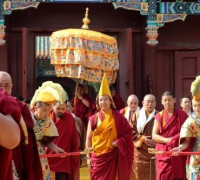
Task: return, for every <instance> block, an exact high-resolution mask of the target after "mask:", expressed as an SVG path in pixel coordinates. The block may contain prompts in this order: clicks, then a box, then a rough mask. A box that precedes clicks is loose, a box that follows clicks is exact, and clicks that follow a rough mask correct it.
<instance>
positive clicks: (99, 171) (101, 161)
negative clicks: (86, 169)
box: [89, 110, 133, 180]
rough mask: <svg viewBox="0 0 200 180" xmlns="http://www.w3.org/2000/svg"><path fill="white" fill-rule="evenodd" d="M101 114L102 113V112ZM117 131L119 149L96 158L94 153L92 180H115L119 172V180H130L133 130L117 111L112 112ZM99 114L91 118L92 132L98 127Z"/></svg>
mask: <svg viewBox="0 0 200 180" xmlns="http://www.w3.org/2000/svg"><path fill="white" fill-rule="evenodd" d="M100 113H101V111H100ZM112 114H113V116H114V120H115V126H116V130H117V139H116V143H117V145H118V147H117V148H114V149H113V150H111V151H109V152H107V153H104V154H101V155H98V156H96V155H95V154H94V153H92V156H91V157H92V161H93V162H94V163H95V166H92V169H91V180H115V179H116V174H117V171H118V174H117V176H118V179H119V180H129V179H130V174H131V165H132V162H133V140H132V128H131V127H130V125H129V124H128V122H127V120H126V118H125V117H124V116H123V115H121V114H120V113H119V112H117V111H116V110H113V112H112ZM97 119H98V116H97V114H95V115H93V116H92V117H90V119H89V120H90V123H91V127H92V130H93V131H94V130H95V128H96V125H97Z"/></svg>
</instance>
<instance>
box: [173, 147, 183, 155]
mask: <svg viewBox="0 0 200 180" xmlns="http://www.w3.org/2000/svg"><path fill="white" fill-rule="evenodd" d="M181 151H182V149H181V147H180V146H178V147H175V148H173V149H172V150H171V152H172V156H178V153H179V152H181Z"/></svg>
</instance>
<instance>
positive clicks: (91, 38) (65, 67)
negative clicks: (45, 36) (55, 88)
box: [50, 8, 119, 91]
mask: <svg viewBox="0 0 200 180" xmlns="http://www.w3.org/2000/svg"><path fill="white" fill-rule="evenodd" d="M83 22H84V25H83V26H82V29H65V30H59V31H56V32H53V33H52V35H51V37H50V51H51V64H53V65H54V67H55V72H56V75H57V76H58V77H68V78H73V79H77V83H76V91H77V88H78V84H79V82H80V80H84V81H87V82H101V80H102V78H103V74H104V73H106V75H107V79H108V82H109V84H111V83H114V82H115V80H116V77H117V71H118V70H119V61H118V53H119V51H118V47H117V41H116V39H115V38H114V37H111V36H108V35H105V34H103V33H100V32H96V31H91V30H88V29H89V28H88V24H89V22H90V20H89V19H88V8H87V9H86V14H85V18H84V19H83Z"/></svg>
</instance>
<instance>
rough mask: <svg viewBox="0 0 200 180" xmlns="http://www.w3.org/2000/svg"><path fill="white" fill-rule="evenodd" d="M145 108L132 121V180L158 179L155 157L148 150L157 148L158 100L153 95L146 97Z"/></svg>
mask: <svg viewBox="0 0 200 180" xmlns="http://www.w3.org/2000/svg"><path fill="white" fill-rule="evenodd" d="M142 104H143V107H142V108H141V109H140V110H139V111H137V112H136V113H135V114H134V116H133V118H132V119H131V122H130V123H131V124H132V127H133V141H134V161H133V177H131V180H133V179H134V180H143V179H151V180H155V179H156V172H155V155H152V154H149V153H148V148H153V147H155V145H156V143H155V141H153V140H152V129H153V124H154V115H155V114H156V113H157V111H156V110H155V107H156V98H155V96H154V95H152V94H147V95H146V96H144V99H143V101H142Z"/></svg>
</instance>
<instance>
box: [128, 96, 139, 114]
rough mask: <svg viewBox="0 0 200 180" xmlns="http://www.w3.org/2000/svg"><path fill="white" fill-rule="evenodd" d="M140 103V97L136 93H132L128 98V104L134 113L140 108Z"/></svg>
mask: <svg viewBox="0 0 200 180" xmlns="http://www.w3.org/2000/svg"><path fill="white" fill-rule="evenodd" d="M138 103H139V99H138V97H137V96H136V95H135V94H131V95H130V96H129V97H128V99H127V105H128V107H129V108H130V111H131V112H132V113H134V112H135V111H136V109H137V108H138Z"/></svg>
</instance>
